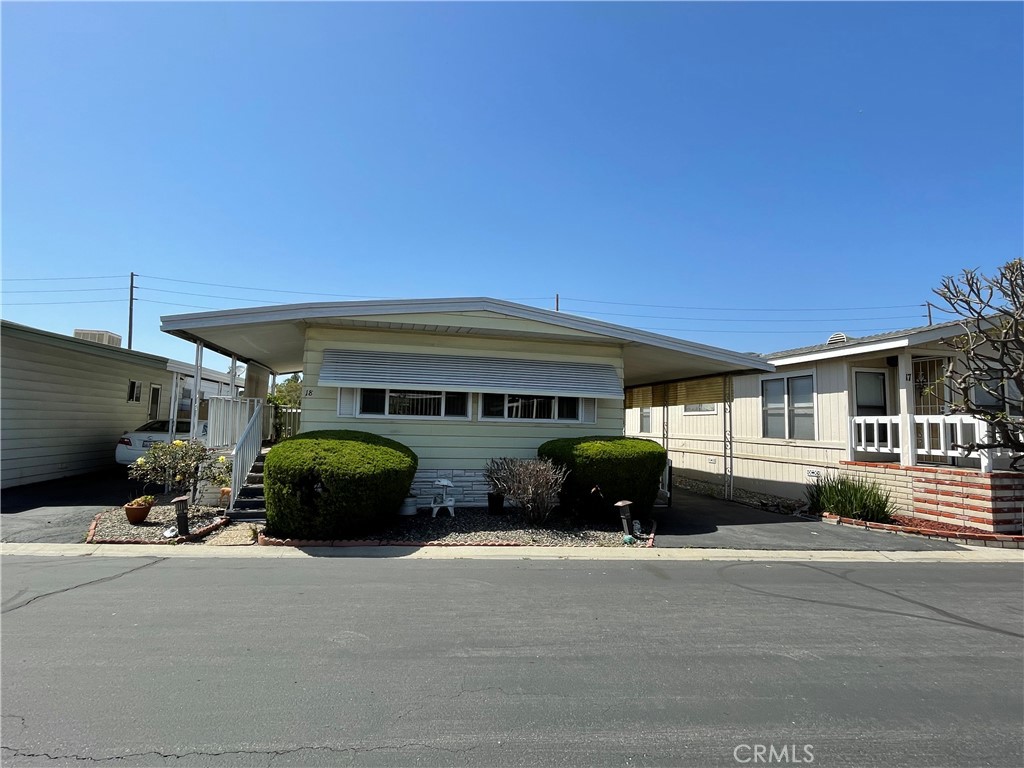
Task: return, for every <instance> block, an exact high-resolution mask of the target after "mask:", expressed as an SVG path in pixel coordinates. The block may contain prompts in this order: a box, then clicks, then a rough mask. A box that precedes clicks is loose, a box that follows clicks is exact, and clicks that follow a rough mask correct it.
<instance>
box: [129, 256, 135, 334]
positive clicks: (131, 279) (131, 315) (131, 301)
mask: <svg viewBox="0 0 1024 768" xmlns="http://www.w3.org/2000/svg"><path fill="white" fill-rule="evenodd" d="M134 324H135V273H134V272H132V273H131V276H130V277H129V281H128V349H131V348H132V326H133V325H134Z"/></svg>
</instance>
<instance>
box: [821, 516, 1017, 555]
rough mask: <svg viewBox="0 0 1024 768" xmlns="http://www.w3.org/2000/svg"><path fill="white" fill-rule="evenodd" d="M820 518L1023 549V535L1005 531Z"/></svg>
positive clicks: (932, 537) (840, 523)
mask: <svg viewBox="0 0 1024 768" xmlns="http://www.w3.org/2000/svg"><path fill="white" fill-rule="evenodd" d="M821 519H822V520H824V521H825V522H828V523H831V524H833V525H852V526H854V527H856V528H866V529H870V530H874V531H889V532H891V533H908V534H911V535H913V536H926V537H927V538H929V539H944V540H945V541H952V542H954V543H974V544H979V545H983V546H986V547H1006V548H1009V549H1024V536H1011V535H1009V534H1005V533H985V532H984V531H977V532H975V531H957V532H953V531H937V530H935V529H932V528H926V527H924V526H920V527H918V526H909V525H891V524H889V523H873V522H871V521H869V520H857V519H855V518H852V517H839V515H832V514H829V513H827V512H826V513H823V514H822V516H821Z"/></svg>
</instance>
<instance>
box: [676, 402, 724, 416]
mask: <svg viewBox="0 0 1024 768" xmlns="http://www.w3.org/2000/svg"><path fill="white" fill-rule="evenodd" d="M693 405H710V406H711V410H710V411H688V410H686V409H687V408H689V407H690V406H693ZM717 413H718V403H684V404H683V416H714V415H716V414H717Z"/></svg>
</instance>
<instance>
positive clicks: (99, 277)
mask: <svg viewBox="0 0 1024 768" xmlns="http://www.w3.org/2000/svg"><path fill="white" fill-rule="evenodd" d="M123 279H124V275H97V276H95V277H5V278H3V282H5V283H13V282H23V281H36V282H42V281H44V280H123Z"/></svg>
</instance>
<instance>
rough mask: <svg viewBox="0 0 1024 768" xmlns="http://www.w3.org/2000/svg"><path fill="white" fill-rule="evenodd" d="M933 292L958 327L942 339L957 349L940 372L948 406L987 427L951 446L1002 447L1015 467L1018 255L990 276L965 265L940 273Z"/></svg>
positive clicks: (1023, 444)
mask: <svg viewBox="0 0 1024 768" xmlns="http://www.w3.org/2000/svg"><path fill="white" fill-rule="evenodd" d="M935 293H936V295H938V296H939V298H941V299H942V300H943V301H944V302H945V303H946V304H947V306H948V307H949V311H950V312H951V313H952V314H955V315H957V316H958V317H959V322H960V325H961V326H962V327H963V333H962V334H960V335H958V336H956V337H955V338H953V339H950V340H948V341H946V342H945V343H946V344H947V345H948V346H951V347H953V348H954V349H956V350H957V352H958V353H959V354H958V355H957V356H956V360H955V362H954V364H953V365H951V366H950V367H949V369H948V370H947V372H946V376H945V381H946V384H947V386H948V387H949V388H950V390H951V391H952V392H953V394H954V398H953V399H954V402H953V403H952V404H951V410H952V411H953V413H967V414H970V415H971V416H974V417H975V418H977V419H979V420H981V421H983V422H985V423H986V424H988V425H989V427H990V429H989V430H988V435H987V436H985V435H977V436H976V440H975V442H972V443H967V444H964V445H957V446H955V447H957V448H962V449H964V450H965V451H967V453H968V454H970V453H974V452H975V451H978V450H982V449H993V448H1004V449H1008V450H1009V451H1011V452H1012V454H1013V456H1012V459H1011V462H1010V468H1011V469H1016V468H1017V465H1018V463H1019V462H1020V461H1022V460H1024V417H1022V407H1024V402H1022V398H1021V393H1022V392H1024V260H1022V259H1016V260H1015V261H1011V262H1009V263H1007V264H1004V265H1003V266H1002V267H1000V268H999V270H998V271H997V273H996V274H995V275H993V276H991V277H987V276H985V275H982V274H979V273H978V271H977V270H975V269H966V270H964V271H963V272H962V273H961V274H960V275H957V276H948V277H945V278H943V280H942V286H941V287H940V288H937V289H936V290H935Z"/></svg>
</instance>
